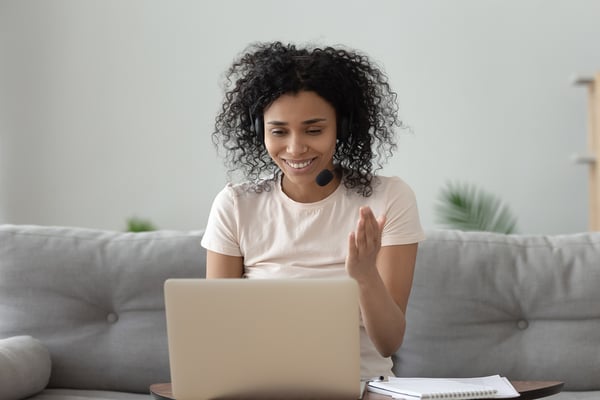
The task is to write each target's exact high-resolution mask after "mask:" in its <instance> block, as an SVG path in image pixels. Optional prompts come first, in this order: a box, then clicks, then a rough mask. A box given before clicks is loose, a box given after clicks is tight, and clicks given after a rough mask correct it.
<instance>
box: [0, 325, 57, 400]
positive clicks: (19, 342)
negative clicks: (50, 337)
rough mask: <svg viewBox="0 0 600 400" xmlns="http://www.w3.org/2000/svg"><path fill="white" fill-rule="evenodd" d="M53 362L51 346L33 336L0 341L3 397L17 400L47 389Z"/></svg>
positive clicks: (0, 375)
mask: <svg viewBox="0 0 600 400" xmlns="http://www.w3.org/2000/svg"><path fill="white" fill-rule="evenodd" d="M51 368H52V363H51V360H50V353H49V352H48V349H46V347H45V346H44V345H43V344H42V343H41V342H40V341H39V340H37V339H34V338H32V337H31V336H14V337H10V338H6V339H2V340H0V400H18V399H23V398H25V397H29V396H31V395H33V394H36V393H38V392H41V391H42V390H44V388H45V387H46V385H47V384H48V381H49V379H50V370H51Z"/></svg>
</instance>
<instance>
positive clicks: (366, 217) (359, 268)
mask: <svg viewBox="0 0 600 400" xmlns="http://www.w3.org/2000/svg"><path fill="white" fill-rule="evenodd" d="M384 224H385V216H381V217H379V218H375V215H374V214H373V211H372V210H371V208H370V207H361V208H360V210H359V218H358V223H357V224H356V231H354V232H351V233H350V235H348V257H347V258H346V271H347V272H348V275H349V276H350V277H352V278H354V279H356V280H357V281H358V282H360V281H361V280H363V279H366V278H368V277H369V276H371V275H372V274H373V273H376V272H377V267H376V262H377V255H378V254H379V249H381V235H382V232H383V226H384Z"/></svg>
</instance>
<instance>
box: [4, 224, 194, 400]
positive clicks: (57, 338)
mask: <svg viewBox="0 0 600 400" xmlns="http://www.w3.org/2000/svg"><path fill="white" fill-rule="evenodd" d="M201 236H202V232H187V233H183V232H169V231H156V232H146V233H120V232H109V231H98V230H89V229H80V228H64V227H41V226H10V225H3V226H0V338H5V337H11V336H17V335H30V336H33V337H34V338H36V339H38V340H40V341H41V342H42V343H43V344H45V345H46V347H47V348H48V350H49V351H50V355H51V360H52V373H51V377H50V383H49V387H62V388H81V389H99V390H118V391H130V392H140V393H148V386H149V385H150V384H151V383H156V382H169V381H170V376H169V365H168V346H167V339H166V324H165V316H164V300H163V284H164V281H165V280H166V279H167V278H198V277H204V275H205V259H206V254H205V251H204V249H203V248H202V247H201V246H200V239H201Z"/></svg>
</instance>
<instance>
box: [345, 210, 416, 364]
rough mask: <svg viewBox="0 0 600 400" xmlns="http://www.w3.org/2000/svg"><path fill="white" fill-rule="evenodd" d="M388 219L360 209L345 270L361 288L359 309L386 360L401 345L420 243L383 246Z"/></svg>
mask: <svg viewBox="0 0 600 400" xmlns="http://www.w3.org/2000/svg"><path fill="white" fill-rule="evenodd" d="M384 223H385V219H383V218H380V219H375V216H374V215H373V213H372V211H371V210H370V209H369V208H368V207H363V208H361V210H360V217H359V222H358V225H357V228H356V232H352V233H351V234H350V237H349V241H348V249H349V251H348V258H347V260H346V269H347V270H348V274H349V275H350V276H351V277H352V278H354V279H355V280H356V281H357V283H358V287H359V300H360V309H361V314H362V318H363V322H364V324H365V328H366V330H367V333H368V335H369V337H370V338H371V341H372V342H373V344H374V345H375V347H376V348H377V350H378V351H379V353H380V354H381V355H382V356H384V357H389V356H391V355H392V354H393V353H394V352H395V351H396V350H398V348H399V347H400V345H401V344H402V339H403V337H404V331H405V327H406V320H405V312H406V306H407V303H408V297H409V295H410V290H411V287H412V280H413V274H414V268H415V261H416V255H417V246H418V245H417V243H414V244H407V245H397V246H386V247H381V234H382V231H383V225H384Z"/></svg>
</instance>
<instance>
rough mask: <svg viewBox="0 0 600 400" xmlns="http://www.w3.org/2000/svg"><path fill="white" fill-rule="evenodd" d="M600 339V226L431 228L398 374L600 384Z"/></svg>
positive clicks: (570, 386) (583, 386) (585, 386)
mask: <svg viewBox="0 0 600 400" xmlns="http://www.w3.org/2000/svg"><path fill="white" fill-rule="evenodd" d="M599 349H600V232H596V233H580V234H569V235H558V236H540V235H537V236H533V235H500V234H493V233H481V232H479V233H467V232H458V231H430V232H428V234H427V239H426V240H425V241H424V242H423V243H421V244H420V245H419V251H418V255H417V264H416V270H415V277H414V283H413V289H412V292H411V297H410V301H409V305H408V310H407V331H406V336H405V339H404V343H403V345H402V347H401V348H400V350H399V351H398V352H397V354H396V355H395V357H394V362H395V366H394V372H395V373H396V374H397V375H399V376H435V377H465V376H480V375H492V374H502V375H505V376H507V377H508V378H510V379H513V380H558V381H563V382H565V390H597V389H600V379H599V377H600V350H599Z"/></svg>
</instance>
